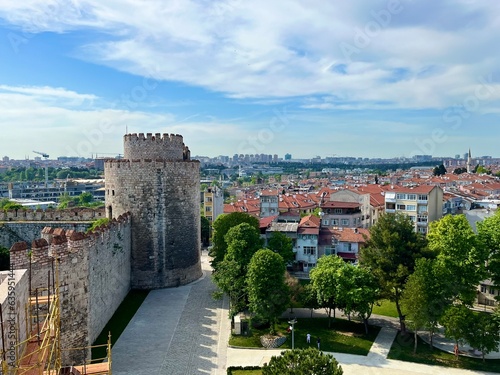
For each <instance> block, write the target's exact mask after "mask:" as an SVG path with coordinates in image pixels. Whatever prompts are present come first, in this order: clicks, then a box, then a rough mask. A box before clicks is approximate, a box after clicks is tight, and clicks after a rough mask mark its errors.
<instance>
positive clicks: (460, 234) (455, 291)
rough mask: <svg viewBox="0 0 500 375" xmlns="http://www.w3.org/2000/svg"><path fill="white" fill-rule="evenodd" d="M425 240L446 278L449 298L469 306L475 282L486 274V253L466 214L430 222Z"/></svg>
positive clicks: (476, 283) (475, 285)
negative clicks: (435, 254)
mask: <svg viewBox="0 0 500 375" xmlns="http://www.w3.org/2000/svg"><path fill="white" fill-rule="evenodd" d="M427 239H428V241H429V249H431V250H432V251H435V252H436V253H437V261H438V263H439V264H440V266H441V269H442V270H443V273H444V274H443V278H444V280H446V281H448V282H447V284H446V285H445V289H446V290H447V293H448V298H449V299H450V300H454V299H459V300H460V301H462V302H463V303H465V304H466V305H472V303H473V301H474V299H475V297H476V288H477V285H478V284H479V282H480V281H481V280H483V279H484V278H485V277H486V266H485V263H486V260H487V257H488V254H487V251H486V250H485V247H484V246H483V244H482V243H481V241H479V240H478V237H477V236H476V234H475V233H474V231H473V230H472V228H471V226H470V224H469V222H468V221H467V219H466V217H465V215H447V216H445V217H443V218H442V219H440V220H438V221H435V222H432V223H431V224H430V229H429V233H428V235H427Z"/></svg>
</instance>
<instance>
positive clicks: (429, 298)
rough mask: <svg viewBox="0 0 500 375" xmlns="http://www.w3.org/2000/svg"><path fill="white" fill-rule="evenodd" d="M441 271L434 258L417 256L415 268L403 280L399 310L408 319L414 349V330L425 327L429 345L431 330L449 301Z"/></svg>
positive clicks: (433, 330) (431, 337)
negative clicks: (400, 308)
mask: <svg viewBox="0 0 500 375" xmlns="http://www.w3.org/2000/svg"><path fill="white" fill-rule="evenodd" d="M445 277H446V276H445V273H444V272H443V270H442V269H441V268H440V266H439V264H438V262H437V261H436V260H434V259H425V258H421V259H418V260H417V264H416V267H415V272H414V273H412V274H411V275H410V277H409V278H408V281H407V282H406V286H405V289H404V291H403V295H402V298H401V306H402V309H403V312H404V314H405V316H406V318H407V320H408V321H409V324H410V327H411V328H412V329H413V333H414V335H415V347H414V350H413V352H414V353H416V351H417V332H418V330H419V329H422V328H425V329H426V330H428V331H429V341H430V346H431V348H432V341H433V336H434V333H435V332H436V331H437V329H438V322H439V319H440V318H441V316H442V315H443V313H444V311H445V310H446V308H447V307H449V305H450V304H451V301H450V300H449V298H447V297H446V295H445V288H444V285H443V284H444V282H445Z"/></svg>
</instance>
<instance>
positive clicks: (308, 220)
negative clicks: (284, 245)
mask: <svg viewBox="0 0 500 375" xmlns="http://www.w3.org/2000/svg"><path fill="white" fill-rule="evenodd" d="M319 231H320V219H319V217H317V216H313V215H308V216H304V217H303V218H302V219H301V220H300V223H299V225H298V228H297V242H296V248H295V249H294V251H295V260H296V262H298V263H299V267H300V270H301V271H304V272H309V271H310V269H311V268H312V267H314V266H316V263H317V261H318V257H319V254H318V240H319Z"/></svg>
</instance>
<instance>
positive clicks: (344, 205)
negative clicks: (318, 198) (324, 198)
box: [321, 201, 361, 208]
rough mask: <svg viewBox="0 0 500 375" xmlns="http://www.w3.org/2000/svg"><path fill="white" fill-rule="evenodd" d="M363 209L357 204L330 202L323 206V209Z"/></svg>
mask: <svg viewBox="0 0 500 375" xmlns="http://www.w3.org/2000/svg"><path fill="white" fill-rule="evenodd" d="M358 207H361V204H360V203H356V202H335V201H328V202H324V203H323V204H322V205H321V208H358Z"/></svg>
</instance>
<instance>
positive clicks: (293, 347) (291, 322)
mask: <svg viewBox="0 0 500 375" xmlns="http://www.w3.org/2000/svg"><path fill="white" fill-rule="evenodd" d="M288 323H289V324H291V325H292V349H295V345H294V344H295V343H294V335H295V323H297V319H296V318H293V319H292V320H289V321H288Z"/></svg>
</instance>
